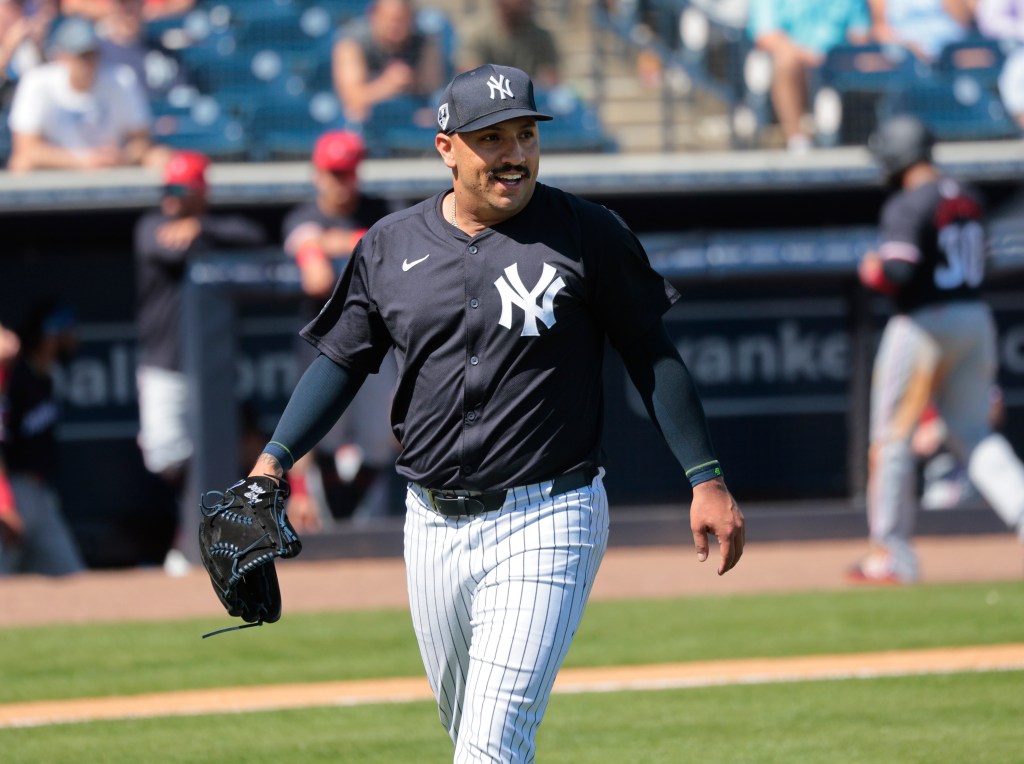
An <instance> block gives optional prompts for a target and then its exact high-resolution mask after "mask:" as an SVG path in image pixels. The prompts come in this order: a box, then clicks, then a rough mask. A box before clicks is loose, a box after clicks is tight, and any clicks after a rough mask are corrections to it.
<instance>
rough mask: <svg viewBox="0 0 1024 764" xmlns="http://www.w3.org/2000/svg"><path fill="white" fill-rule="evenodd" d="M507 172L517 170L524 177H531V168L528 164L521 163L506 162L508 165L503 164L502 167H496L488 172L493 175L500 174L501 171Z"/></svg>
mask: <svg viewBox="0 0 1024 764" xmlns="http://www.w3.org/2000/svg"><path fill="white" fill-rule="evenodd" d="M506 172H517V173H519V174H521V175H522V176H523V177H524V178H529V177H530V169H529V168H528V167H527V166H526V165H521V164H506V165H502V166H501V167H496V168H494V169H493V170H491V171H490V173H488V174H489V175H492V176H493V175H499V174H501V173H506Z"/></svg>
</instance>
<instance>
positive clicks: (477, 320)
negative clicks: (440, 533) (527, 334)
mask: <svg viewBox="0 0 1024 764" xmlns="http://www.w3.org/2000/svg"><path fill="white" fill-rule="evenodd" d="M480 249H481V247H480V246H478V245H477V244H475V243H474V244H469V245H468V246H467V247H466V249H465V253H466V254H465V257H466V258H467V262H466V273H467V280H466V291H467V292H468V294H471V295H477V296H476V297H471V298H469V299H467V301H466V304H467V305H468V309H467V310H466V314H465V326H466V367H465V368H466V397H465V399H464V401H463V406H464V409H463V416H462V423H463V428H464V429H463V452H462V453H463V457H462V472H463V474H465V475H469V474H471V473H472V472H473V468H474V466H476V467H478V466H479V458H480V454H481V453H482V451H483V448H484V440H485V437H486V430H487V428H486V427H482V426H481V424H482V422H483V411H482V410H481V404H480V401H481V400H482V398H483V395H484V391H485V389H486V380H485V378H484V376H483V373H482V372H483V364H481V363H480V354H479V352H478V350H479V349H480V348H482V347H484V340H485V337H486V326H485V317H484V311H483V310H480V308H481V307H483V302H482V300H481V299H480V295H481V294H482V292H483V291H484V290H486V288H487V286H489V285H490V282H491V281H493V279H494V277H493V276H491V277H490V278H489V279H488V278H486V277H485V274H484V273H483V272H482V270H481V267H480V266H481V264H482V261H480V260H479V259H477V258H475V257H474V258H473V259H472V260H469V259H468V258H471V257H473V256H474V255H479V253H480Z"/></svg>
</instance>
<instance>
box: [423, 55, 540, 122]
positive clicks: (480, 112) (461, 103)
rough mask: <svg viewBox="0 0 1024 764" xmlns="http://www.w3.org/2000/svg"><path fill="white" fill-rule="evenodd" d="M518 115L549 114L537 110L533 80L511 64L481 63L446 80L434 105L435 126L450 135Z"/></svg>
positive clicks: (515, 117) (536, 116) (536, 117)
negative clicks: (437, 101) (437, 104)
mask: <svg viewBox="0 0 1024 764" xmlns="http://www.w3.org/2000/svg"><path fill="white" fill-rule="evenodd" d="M519 117H533V118H535V119H538V120H547V119H551V118H552V117H551V115H550V114H543V113H541V112H539V111H537V102H536V100H534V97H533V82H532V81H531V80H530V76H529V75H528V74H527V73H526V72H524V71H523V70H522V69H516V68H514V67H511V66H496V65H495V64H484V65H483V66H478V67H477V68H476V69H472V70H470V71H468V72H463V73H462V74H460V75H458V76H457V77H456V78H455V79H453V80H452V81H451V82H449V83H448V87H446V88H445V89H444V95H442V96H441V102H440V105H439V106H438V108H437V129H438V130H439V131H440V132H442V133H444V134H445V135H451V134H452V133H464V132H468V131H470V130H480V129H482V128H484V127H490V126H491V125H495V124H497V123H498V122H504V121H505V120H506V119H517V118H519Z"/></svg>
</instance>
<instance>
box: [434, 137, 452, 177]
mask: <svg viewBox="0 0 1024 764" xmlns="http://www.w3.org/2000/svg"><path fill="white" fill-rule="evenodd" d="M434 147H435V148H436V149H437V153H438V154H440V155H441V159H443V160H444V163H445V165H447V166H448V167H449V168H451V169H453V170H454V169H455V152H454V141H453V140H452V137H451V136H450V135H445V134H444V133H438V134H437V135H436V136H435V137H434Z"/></svg>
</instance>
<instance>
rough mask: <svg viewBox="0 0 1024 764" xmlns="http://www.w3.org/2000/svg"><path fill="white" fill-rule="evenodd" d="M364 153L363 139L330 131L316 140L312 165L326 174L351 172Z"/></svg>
mask: <svg viewBox="0 0 1024 764" xmlns="http://www.w3.org/2000/svg"><path fill="white" fill-rule="evenodd" d="M365 153H366V147H365V146H364V145H363V139H362V138H360V137H359V136H358V135H356V134H355V133H350V132H348V131H346V130H332V131H331V132H329V133H324V134H323V135H321V136H320V138H319V139H317V142H316V145H315V146H314V147H313V165H314V166H315V167H317V168H318V169H321V170H327V171H328V172H352V171H354V170H355V169H356V167H358V166H359V163H360V162H361V161H362V160H363V156H364V155H365Z"/></svg>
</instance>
